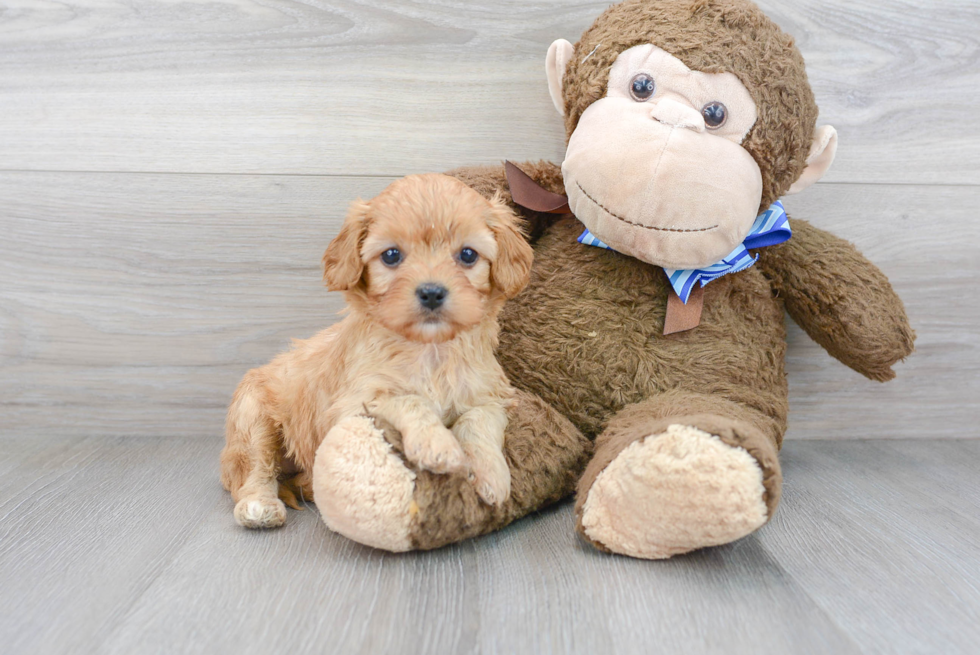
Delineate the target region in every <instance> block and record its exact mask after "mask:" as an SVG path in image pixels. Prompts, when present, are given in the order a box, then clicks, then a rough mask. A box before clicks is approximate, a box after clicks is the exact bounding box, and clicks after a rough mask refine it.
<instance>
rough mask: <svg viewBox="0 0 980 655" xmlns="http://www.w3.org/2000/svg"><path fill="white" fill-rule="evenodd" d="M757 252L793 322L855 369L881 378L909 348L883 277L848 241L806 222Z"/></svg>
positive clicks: (903, 319)
mask: <svg viewBox="0 0 980 655" xmlns="http://www.w3.org/2000/svg"><path fill="white" fill-rule="evenodd" d="M792 227H793V238H792V239H790V240H789V241H787V242H785V243H782V244H780V245H778V246H770V247H768V248H764V249H762V250H761V251H759V252H760V257H759V265H760V267H761V269H762V272H763V273H764V274H765V275H766V277H767V278H769V281H770V282H771V284H772V287H773V289H775V291H776V292H777V294H778V295H779V296H780V297H781V298H782V299H783V300H784V302H785V305H786V311H788V312H789V315H790V316H792V317H793V320H794V321H796V323H797V325H799V326H800V327H801V328H803V330H804V331H806V333H807V334H809V335H810V338H812V339H813V340H814V341H816V342H817V343H819V344H820V345H821V346H823V347H824V348H825V349H826V350H827V352H828V353H830V354H831V355H832V356H833V357H835V358H836V359H838V360H840V361H841V362H843V363H844V364H846V365H847V366H849V367H851V368H852V369H854V370H855V371H857V372H858V373H861V374H862V375H864V376H866V377H868V378H871V379H872V380H878V381H880V382H884V381H885V380H890V379H892V378H893V377H895V372H894V371H893V370H892V368H891V367H892V365H893V364H895V363H896V362H898V361H899V360H902V359H905V358H906V357H908V355H910V354H911V353H912V350H913V346H912V344H913V341H914V340H915V332H914V331H913V330H912V328H911V327H910V326H909V321H908V317H907V316H906V314H905V307H904V305H903V304H902V301H901V299H900V298H899V297H898V295H897V294H896V293H895V292H894V291H893V290H892V287H891V284H890V283H889V282H888V278H887V277H885V274H884V273H882V272H881V271H880V270H879V269H878V267H877V266H875V265H874V264H872V263H871V262H870V261H868V260H867V259H866V258H865V257H864V256H863V255H862V254H861V253H859V252H858V251H857V248H855V247H854V246H853V245H852V244H851V243H849V242H848V241H845V240H844V239H841V238H839V237H836V236H834V235H832V234H830V233H829V232H825V231H824V230H821V229H819V228H816V227H813V226H812V225H810V224H809V223H807V222H806V221H802V220H793V221H792Z"/></svg>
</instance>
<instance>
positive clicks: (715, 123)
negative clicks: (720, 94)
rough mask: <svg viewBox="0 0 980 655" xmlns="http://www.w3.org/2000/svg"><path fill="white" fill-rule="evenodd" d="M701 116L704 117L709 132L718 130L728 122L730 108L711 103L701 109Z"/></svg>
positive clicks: (718, 103)
mask: <svg viewBox="0 0 980 655" xmlns="http://www.w3.org/2000/svg"><path fill="white" fill-rule="evenodd" d="M701 116H703V117H704V124H705V126H706V127H707V128H708V129H709V130H717V129H718V128H719V127H721V126H722V125H724V124H725V121H727V120H728V108H727V107H725V105H723V104H721V103H720V102H717V101H715V102H709V103H708V104H706V105H705V106H704V107H701Z"/></svg>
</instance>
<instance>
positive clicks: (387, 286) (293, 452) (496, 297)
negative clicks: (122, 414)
mask: <svg viewBox="0 0 980 655" xmlns="http://www.w3.org/2000/svg"><path fill="white" fill-rule="evenodd" d="M465 249H469V251H465V252H464V250H465ZM393 251H397V254H398V256H397V257H396V256H395V255H394V254H393ZM474 253H475V255H476V259H475V261H473V262H470V261H469V260H471V259H472V258H473V255H474ZM394 259H398V261H397V262H396V263H395V264H392V260H394ZM531 259H532V252H531V248H530V246H529V245H528V244H527V242H526V241H525V239H524V237H523V235H522V234H521V232H520V230H519V228H518V224H517V219H516V218H515V216H514V214H513V213H512V212H511V211H510V210H509V209H508V208H507V206H506V205H505V204H504V203H502V202H501V201H499V200H498V199H496V198H495V199H493V200H491V201H487V200H486V199H485V198H483V197H482V196H480V195H479V194H478V193H476V192H475V191H473V190H472V189H470V188H469V187H468V186H466V185H465V184H463V183H461V182H459V181H457V180H455V179H453V178H450V177H447V176H445V175H417V176H410V177H406V178H403V179H401V180H398V181H396V182H395V183H393V184H392V185H391V186H389V187H388V188H387V189H386V190H385V191H384V192H382V193H381V195H379V196H378V197H377V198H375V199H374V200H372V201H370V202H363V201H360V200H358V201H356V202H354V203H353V204H352V205H351V208H350V211H349V213H348V215H347V219H346V221H345V222H344V225H343V227H342V228H341V230H340V233H339V234H338V235H337V237H336V238H335V239H334V240H333V241H332V242H331V243H330V246H329V247H328V248H327V251H326V253H325V254H324V256H323V264H324V279H325V281H326V283H327V287H328V288H329V289H330V290H332V291H343V292H344V293H345V296H346V299H347V303H348V309H347V311H348V315H347V317H346V318H344V319H343V320H342V321H341V322H340V323H337V324H335V325H334V326H332V327H330V328H328V329H326V330H324V331H323V332H320V333H319V334H317V335H316V336H314V337H313V338H311V339H307V340H304V341H296V342H294V344H293V347H292V349H291V350H290V351H288V352H286V353H283V354H281V355H279V356H278V357H276V358H275V359H274V360H272V362H271V363H269V364H267V365H266V366H263V367H261V368H257V369H253V370H251V371H249V372H248V373H247V374H246V375H245V378H244V379H243V380H242V382H241V383H240V384H239V386H238V389H237V390H236V391H235V395H234V398H233V400H232V403H231V406H230V407H229V409H228V420H227V425H226V439H227V443H226V445H225V449H224V451H223V452H222V455H221V479H222V482H223V484H224V485H225V488H226V489H228V490H229V491H231V494H232V497H233V498H234V499H235V501H236V502H237V504H236V506H235V518H236V520H237V521H238V522H239V523H240V524H242V525H244V526H246V527H253V528H263V527H276V526H279V525H282V524H283V523H284V522H285V518H286V510H285V506H284V504H283V502H282V501H283V500H284V501H286V502H287V503H289V504H290V506H293V507H297V503H296V498H295V493H296V492H297V491H302V492H303V494H304V495H305V496H306V497H307V498H308V499H309V498H311V497H312V492H311V471H312V470H313V460H314V455H315V453H316V450H317V447H318V446H319V444H320V442H321V441H322V439H323V437H324V435H326V434H327V432H328V431H329V430H330V429H331V428H332V427H333V426H335V425H336V424H337V423H338V422H339V421H340V420H342V419H344V418H347V417H350V416H355V415H364V414H367V415H369V416H373V417H376V418H379V419H382V420H383V421H385V422H387V423H388V424H390V425H392V426H394V427H395V428H397V429H398V430H399V431H400V432H401V433H402V442H403V446H404V450H405V455H406V457H407V458H408V459H409V460H411V461H413V462H415V463H416V464H418V465H419V466H420V467H422V468H425V469H428V470H430V471H434V472H438V473H448V472H456V471H466V472H467V473H468V474H469V476H470V479H471V480H472V481H473V482H474V484H475V485H476V489H477V492H478V493H479V495H480V497H481V498H483V500H484V501H486V502H487V503H490V504H499V503H501V502H503V501H504V500H505V499H506V498H507V496H508V495H509V493H510V471H509V469H508V467H507V463H506V461H505V460H504V456H503V452H502V447H503V440H504V428H505V427H506V424H507V415H506V407H507V405H508V404H509V402H510V399H511V397H512V394H513V389H512V388H511V387H510V385H509V384H508V382H507V379H506V378H505V376H504V373H503V371H502V370H501V368H500V365H499V364H498V363H497V360H496V358H495V357H494V348H495V347H496V344H497V331H498V328H497V313H498V312H499V310H500V308H501V305H502V304H503V302H504V301H505V300H506V299H507V298H509V297H512V296H514V295H516V294H517V293H518V292H519V291H520V290H521V289H523V288H524V286H525V285H526V284H527V282H528V280H529V275H530V268H531ZM433 289H435V290H437V292H433V291H432V290H433ZM433 293H436V295H439V294H441V295H442V296H443V298H442V300H441V304H439V299H438V298H434V297H430V296H432V295H433ZM426 303H428V304H429V305H437V306H435V307H428V306H427V305H426ZM280 498H281V500H280Z"/></svg>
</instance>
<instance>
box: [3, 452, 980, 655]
mask: <svg viewBox="0 0 980 655" xmlns="http://www.w3.org/2000/svg"><path fill="white" fill-rule="evenodd" d="M0 447H2V448H3V452H4V457H3V460H2V461H0V575H2V580H3V584H2V585H0V644H3V646H2V647H0V651H2V652H4V653H10V654H20V653H24V654H28V653H62V652H73V653H92V652H100V653H215V654H218V653H237V654H246V653H270V652H283V653H329V652H335V653H388V654H397V653H570V652H576V653H643V654H647V653H658V652H662V653H683V654H685V655H689V654H699V653H724V654H726V655H736V654H738V653H827V654H832V655H843V654H847V653H889V654H892V655H896V654H902V653H942V654H953V653H976V652H977V644H978V643H980V488H978V485H977V470H978V468H980V442H978V441H975V440H922V439H916V440H890V441H885V440H877V441H873V440H850V441H842V440H838V441H819V440H811V441H795V442H790V443H789V444H787V446H786V448H785V451H784V460H783V461H784V466H785V471H786V476H787V480H788V483H787V485H786V490H785V496H784V499H783V502H782V505H781V507H780V510H779V512H777V514H776V517H775V518H774V520H773V521H772V522H771V523H770V524H769V525H767V526H766V527H765V528H763V529H762V530H761V531H760V532H759V533H758V534H756V535H753V536H751V537H748V538H746V539H744V540H742V541H740V542H737V543H735V544H732V545H729V546H725V547H722V548H716V549H711V550H708V551H703V552H699V553H695V554H692V555H689V556H686V557H680V558H676V559H673V560H669V561H666V562H644V561H638V560H632V559H629V558H625V557H619V556H610V555H603V554H601V553H598V552H596V551H595V550H593V549H592V548H590V547H588V546H586V545H584V544H582V543H581V542H579V541H578V540H577V538H576V537H575V535H574V533H573V531H572V515H571V508H570V507H569V506H568V505H567V504H566V505H562V506H559V507H557V508H555V509H552V510H549V511H545V512H543V513H541V514H539V515H536V516H533V517H530V518H528V519H526V520H524V521H522V522H519V523H518V524H515V525H513V526H511V527H510V528H508V529H506V530H504V531H502V532H500V533H498V534H495V535H491V536H489V537H485V538H482V539H477V540H473V541H469V542H465V543H463V544H459V545H456V546H452V547H449V548H446V549H443V550H439V551H435V552H431V553H422V554H409V555H391V554H385V553H382V552H380V551H375V550H371V549H369V548H365V547H362V546H359V545H356V544H354V543H353V542H350V541H348V540H346V539H345V538H343V537H341V536H339V535H336V534H334V533H331V532H330V531H328V530H327V529H326V527H325V526H323V524H322V523H320V521H319V518H318V516H317V514H316V510H315V508H314V507H312V506H311V508H310V509H309V510H307V511H303V512H290V515H289V522H288V524H287V525H286V527H285V528H283V529H281V530H278V531H272V532H249V531H246V530H244V529H242V528H239V527H238V526H237V525H236V524H235V522H234V520H233V518H232V515H231V510H232V502H231V500H230V499H229V498H228V496H227V494H226V493H225V492H224V490H222V489H221V488H220V486H219V485H218V484H217V482H216V480H215V477H216V470H215V469H216V466H215V458H216V457H217V451H218V444H217V443H216V442H214V441H209V440H203V439H194V438H146V439H131V438H125V437H115V438H88V439H75V438H49V439H6V440H3V441H0Z"/></svg>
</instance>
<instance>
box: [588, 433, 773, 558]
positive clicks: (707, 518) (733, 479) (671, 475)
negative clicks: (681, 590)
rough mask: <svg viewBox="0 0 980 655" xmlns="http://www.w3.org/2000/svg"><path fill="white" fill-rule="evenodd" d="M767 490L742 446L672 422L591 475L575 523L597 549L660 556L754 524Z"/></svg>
mask: <svg viewBox="0 0 980 655" xmlns="http://www.w3.org/2000/svg"><path fill="white" fill-rule="evenodd" d="M580 493H581V490H580ZM765 497H766V489H765V487H764V486H763V472H762V469H761V467H760V466H759V463H758V461H757V460H756V459H755V458H754V457H753V456H752V455H750V454H749V453H748V452H747V451H746V450H744V449H742V448H739V447H733V446H729V445H727V444H725V443H724V442H723V441H722V440H721V439H720V438H719V437H717V436H714V435H712V434H709V433H707V432H704V431H703V430H699V429H698V428H695V427H691V426H688V425H676V424H673V425H669V426H667V429H666V431H664V432H662V433H660V434H655V435H651V436H648V437H646V438H645V439H639V440H636V441H634V442H633V443H631V444H630V445H628V446H627V447H626V448H625V449H623V450H622V451H621V452H620V453H619V454H618V455H616V457H615V459H613V460H612V461H611V462H610V463H609V464H608V465H607V466H606V467H605V468H604V469H603V470H602V471H601V472H600V473H599V474H598V476H596V477H595V481H594V482H593V483H592V485H591V487H590V488H589V489H588V490H587V493H586V497H585V499H584V502H583V501H582V499H581V498H580V500H579V530H580V531H581V532H582V534H583V535H584V536H585V537H586V538H587V539H588V540H589V541H591V542H592V543H593V544H595V545H596V546H598V547H599V548H600V549H602V550H608V551H612V552H615V553H621V554H623V555H630V556H632V557H639V558H643V559H664V558H667V557H671V556H673V555H678V554H681V553H686V552H689V551H692V550H696V549H698V548H703V547H705V546H717V545H720V544H725V543H728V542H731V541H734V540H736V539H739V538H740V537H744V536H745V535H747V534H749V533H751V532H753V531H755V530H757V529H758V528H759V527H761V526H762V525H763V524H764V523H765V522H766V520H767V518H768V511H767V506H766V501H765Z"/></svg>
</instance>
